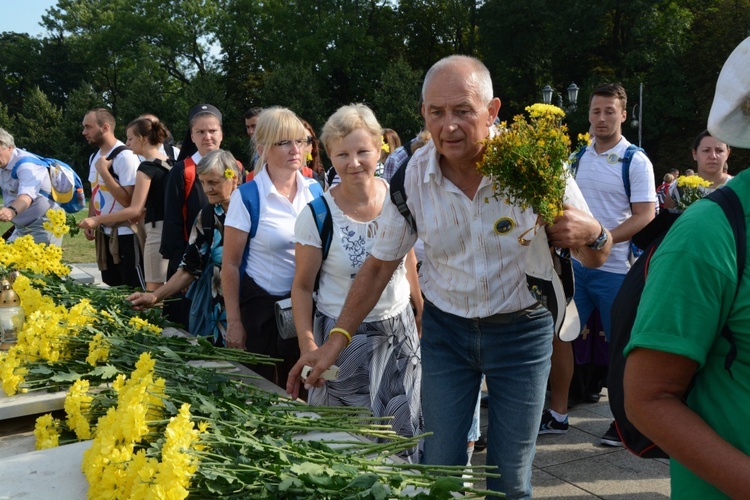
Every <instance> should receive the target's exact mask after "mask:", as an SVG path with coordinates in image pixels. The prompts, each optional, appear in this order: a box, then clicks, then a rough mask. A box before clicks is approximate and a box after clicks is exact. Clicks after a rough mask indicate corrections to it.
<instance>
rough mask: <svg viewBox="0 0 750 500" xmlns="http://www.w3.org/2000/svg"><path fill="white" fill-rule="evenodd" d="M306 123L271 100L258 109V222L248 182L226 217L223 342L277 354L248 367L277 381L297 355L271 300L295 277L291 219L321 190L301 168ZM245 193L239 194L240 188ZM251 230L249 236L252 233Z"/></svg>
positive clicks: (282, 293)
mask: <svg viewBox="0 0 750 500" xmlns="http://www.w3.org/2000/svg"><path fill="white" fill-rule="evenodd" d="M307 137H308V134H307V130H305V127H304V126H303V125H302V122H300V120H299V118H298V117H297V115H295V114H294V113H293V112H292V111H290V110H288V109H285V108H280V107H274V108H269V109H267V110H265V111H263V112H262V113H261V114H260V116H259V118H258V124H257V127H256V129H255V135H254V136H253V141H254V142H255V146H256V149H257V151H258V156H259V158H258V162H257V163H256V171H255V176H254V179H253V181H252V183H254V184H255V186H256V187H257V190H258V201H259V207H258V209H257V210H258V224H257V228H256V230H255V231H253V227H252V224H253V221H252V216H251V213H250V211H249V210H248V207H247V206H246V204H245V200H248V199H252V197H251V196H250V195H249V194H248V193H250V190H251V189H254V188H253V186H251V183H246V184H243V185H242V186H240V187H239V189H237V190H236V191H235V192H234V194H232V198H231V200H230V203H229V211H228V213H227V218H226V221H225V223H224V258H223V266H222V270H221V280H222V286H223V288H224V303H225V307H226V311H227V333H226V343H227V346H228V347H234V348H238V349H246V350H247V351H250V352H256V353H260V354H268V355H270V356H273V357H278V358H283V359H284V362H283V363H281V364H280V365H278V366H275V367H274V366H271V367H269V366H259V365H255V366H252V367H251V368H252V369H253V370H255V371H256V372H257V373H258V374H260V375H261V376H263V377H265V378H267V379H268V380H270V381H272V382H274V383H276V384H285V383H286V378H287V374H288V372H289V369H290V368H291V367H292V366H293V365H294V362H295V361H296V360H297V357H298V356H299V350H298V348H297V345H296V344H297V340H296V339H290V340H281V338H280V337H279V334H278V329H277V327H276V318H275V315H274V304H275V303H276V301H278V300H281V299H284V298H287V297H289V293H290V290H291V289H292V280H293V278H294V223H295V221H296V219H297V215H298V214H299V213H300V212H301V211H302V210H303V209H304V208H305V207H306V205H307V203H309V202H310V201H312V200H313V198H315V195H314V194H313V193H317V194H320V193H321V192H322V190H321V189H320V185H319V184H318V183H317V181H315V180H313V179H306V178H305V177H303V175H302V174H301V173H300V167H301V166H302V165H303V163H304V156H303V154H304V153H303V150H304V146H306V145H307ZM311 187H312V188H313V189H312V190H311ZM243 195H244V196H243ZM251 232H252V233H254V234H255V235H254V237H253V238H250V234H251Z"/></svg>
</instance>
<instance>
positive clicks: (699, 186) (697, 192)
mask: <svg viewBox="0 0 750 500" xmlns="http://www.w3.org/2000/svg"><path fill="white" fill-rule="evenodd" d="M709 187H711V181H707V180H706V179H704V178H702V177H699V176H697V175H681V176H679V177H678V178H677V188H678V194H679V198H678V199H677V200H676V202H677V208H679V209H680V210H685V209H686V208H687V207H689V206H690V205H692V204H693V203H695V202H696V201H698V200H700V199H701V198H703V197H704V196H706V195H707V194H708V193H709V192H710V191H708V189H706V188H709Z"/></svg>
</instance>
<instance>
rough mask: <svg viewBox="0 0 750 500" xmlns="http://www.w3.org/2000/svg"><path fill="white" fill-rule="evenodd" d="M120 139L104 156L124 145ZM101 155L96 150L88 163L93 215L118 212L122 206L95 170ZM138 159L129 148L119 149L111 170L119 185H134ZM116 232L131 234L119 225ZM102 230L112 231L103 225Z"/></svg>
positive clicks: (138, 163) (131, 232)
mask: <svg viewBox="0 0 750 500" xmlns="http://www.w3.org/2000/svg"><path fill="white" fill-rule="evenodd" d="M124 145H125V144H123V143H122V141H117V142H116V143H115V145H114V147H113V148H112V149H110V150H109V151H108V152H107V154H105V155H104V156H105V157H107V156H109V155H110V153H112V151H113V150H114V149H115V148H116V147H118V146H124ZM101 157H102V154H101V151H97V152H96V154H95V155H94V156H93V158H92V159H91V163H90V164H89V182H90V183H91V203H92V204H93V206H94V215H102V214H112V213H115V212H119V211H120V210H122V209H123V208H125V207H123V206H122V205H121V204H120V203H119V202H118V201H117V200H115V197H114V196H112V193H111V192H110V191H109V188H108V187H107V185H106V184H104V181H103V180H102V179H101V178H100V177H99V173H98V172H97V171H96V167H95V166H94V165H96V162H97V161H98V160H99V158H101ZM140 163H141V162H140V160H138V157H137V156H136V155H135V154H133V152H132V151H131V150H129V149H126V150H124V151H121V152H120V154H118V155H117V157H116V158H115V159H114V161H113V162H112V170H113V171H114V172H115V174H117V177H118V179H117V180H118V182H119V183H120V185H121V186H123V187H125V186H135V175H136V173H137V172H138V165H140ZM117 231H118V234H133V231H131V230H130V228H128V227H127V226H123V227H120V228H119V229H118V230H117ZM104 232H105V233H106V234H109V233H110V232H112V229H111V228H108V227H105V228H104Z"/></svg>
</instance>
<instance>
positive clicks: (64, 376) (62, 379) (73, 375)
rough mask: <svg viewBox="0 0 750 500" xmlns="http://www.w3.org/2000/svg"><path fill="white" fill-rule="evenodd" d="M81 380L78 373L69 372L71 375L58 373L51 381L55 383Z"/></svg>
mask: <svg viewBox="0 0 750 500" xmlns="http://www.w3.org/2000/svg"><path fill="white" fill-rule="evenodd" d="M79 378H81V374H80V373H76V372H69V373H58V374H57V375H53V376H52V377H51V378H50V380H52V381H53V382H75V381H76V380H78V379H79Z"/></svg>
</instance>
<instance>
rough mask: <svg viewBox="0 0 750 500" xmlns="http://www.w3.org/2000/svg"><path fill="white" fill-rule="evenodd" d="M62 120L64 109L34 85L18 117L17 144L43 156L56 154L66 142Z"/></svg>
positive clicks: (15, 135) (27, 94)
mask: <svg viewBox="0 0 750 500" xmlns="http://www.w3.org/2000/svg"><path fill="white" fill-rule="evenodd" d="M61 121H62V110H61V109H60V108H58V107H57V106H55V105H54V104H52V103H51V102H49V99H47V96H46V95H45V94H44V92H42V91H41V90H39V87H34V88H33V89H31V90H30V91H29V92H27V93H26V96H25V98H24V101H23V109H22V112H21V114H20V115H18V116H17V117H16V127H15V128H16V132H15V134H14V137H15V141H16V145H17V146H19V147H22V148H24V149H28V150H29V151H32V152H34V153H37V154H40V155H42V156H55V155H56V153H57V152H59V150H60V148H61V146H62V144H63V143H64V142H65V139H64V137H63V134H62V130H61V129H60V123H61Z"/></svg>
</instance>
